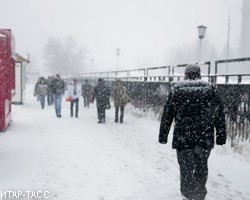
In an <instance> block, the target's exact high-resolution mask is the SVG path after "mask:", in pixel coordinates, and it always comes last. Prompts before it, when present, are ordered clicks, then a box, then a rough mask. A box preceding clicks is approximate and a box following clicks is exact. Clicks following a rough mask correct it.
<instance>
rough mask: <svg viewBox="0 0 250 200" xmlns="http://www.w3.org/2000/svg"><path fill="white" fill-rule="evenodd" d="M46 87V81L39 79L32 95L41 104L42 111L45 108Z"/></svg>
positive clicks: (42, 78)
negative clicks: (34, 95)
mask: <svg viewBox="0 0 250 200" xmlns="http://www.w3.org/2000/svg"><path fill="white" fill-rule="evenodd" d="M47 89H48V85H47V82H46V79H45V78H44V77H40V78H39V81H38V82H37V84H36V86H35V90H34V93H35V94H36V95H37V96H38V100H39V101H40V103H41V108H42V109H44V106H45V98H46V95H47Z"/></svg>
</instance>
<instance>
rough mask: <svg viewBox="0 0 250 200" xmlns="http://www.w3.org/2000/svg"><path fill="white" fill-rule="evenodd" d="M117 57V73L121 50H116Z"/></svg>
mask: <svg viewBox="0 0 250 200" xmlns="http://www.w3.org/2000/svg"><path fill="white" fill-rule="evenodd" d="M116 55H117V65H116V71H118V69H119V55H120V49H119V48H117V49H116Z"/></svg>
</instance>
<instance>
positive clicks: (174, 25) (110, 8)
mask: <svg viewBox="0 0 250 200" xmlns="http://www.w3.org/2000/svg"><path fill="white" fill-rule="evenodd" d="M227 1H228V3H229V4H230V17H231V38H230V45H231V46H232V48H237V46H238V43H239V41H238V40H239V34H240V26H241V22H240V20H241V19H240V17H241V0H227ZM228 14H229V12H228V5H227V3H226V0H0V28H9V29H12V30H13V32H14V35H15V39H16V51H17V52H20V53H21V54H23V55H24V56H26V54H27V53H28V52H29V53H30V55H31V60H32V61H33V64H34V65H35V67H36V68H42V67H43V60H42V51H43V48H44V45H45V43H46V40H47V39H48V38H49V37H59V38H64V37H66V36H68V35H71V36H73V37H74V38H75V40H76V41H77V42H78V43H79V44H80V45H82V46H85V48H86V49H87V50H88V56H87V60H86V63H87V64H88V65H89V66H88V67H90V66H91V58H93V59H94V66H95V68H96V69H101V70H106V69H108V70H115V69H116V52H115V49H116V48H120V49H121V52H120V56H119V68H120V69H131V68H135V67H136V68H141V67H147V66H151V67H152V66H162V65H167V64H168V61H167V53H168V52H169V51H171V48H173V47H175V46H179V45H182V44H186V43H194V42H195V41H197V40H198V33H197V32H198V31H197V26H198V25H201V24H203V25H205V26H207V27H208V29H207V35H206V38H205V39H208V40H209V42H210V43H212V44H213V45H214V46H215V47H216V48H217V49H218V50H221V49H223V48H224V47H225V45H226V38H227V19H228Z"/></svg>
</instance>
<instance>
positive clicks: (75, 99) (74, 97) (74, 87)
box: [68, 78, 82, 118]
mask: <svg viewBox="0 0 250 200" xmlns="http://www.w3.org/2000/svg"><path fill="white" fill-rule="evenodd" d="M81 95H82V90H81V85H80V84H78V80H77V79H75V78H74V79H73V83H72V84H70V85H69V87H68V98H70V99H71V101H70V116H71V117H73V114H74V104H75V117H76V118H78V109H79V98H80V97H81Z"/></svg>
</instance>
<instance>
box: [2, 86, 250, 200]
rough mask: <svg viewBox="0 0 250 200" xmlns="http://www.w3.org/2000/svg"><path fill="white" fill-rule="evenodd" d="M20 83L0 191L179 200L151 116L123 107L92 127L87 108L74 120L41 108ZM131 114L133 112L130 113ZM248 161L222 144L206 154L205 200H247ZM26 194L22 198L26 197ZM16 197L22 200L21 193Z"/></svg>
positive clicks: (170, 159)
mask: <svg viewBox="0 0 250 200" xmlns="http://www.w3.org/2000/svg"><path fill="white" fill-rule="evenodd" d="M32 90H33V86H32V85H28V87H27V91H26V94H27V96H26V102H25V104H24V105H23V106H18V105H16V106H13V122H12V124H11V126H10V127H9V129H8V130H7V131H6V132H5V133H1V134H0V190H2V191H6V190H11V191H24V192H25V191H30V190H35V191H49V196H50V198H49V199H58V200H69V199H73V200H179V199H181V195H180V192H179V169H178V164H177V159H176V152H175V150H172V149H171V135H170V137H169V143H168V144H167V145H162V144H159V143H158V131H159V121H157V120H155V119H151V118H149V117H147V118H142V117H138V116H135V115H131V111H132V110H131V109H132V107H131V106H128V107H127V109H126V112H125V119H124V123H123V124H116V123H114V109H113V108H111V110H108V111H107V123H106V124H97V113H96V107H95V105H93V104H91V106H90V108H84V107H83V105H82V99H81V103H80V112H79V118H78V119H77V118H71V117H70V115H69V103H68V102H66V101H65V100H64V101H63V105H62V110H63V111H62V118H61V119H58V118H56V116H55V112H54V107H53V106H50V107H48V106H47V107H45V109H44V110H41V108H40V104H39V102H37V101H36V99H35V98H34V97H33V96H32ZM133 112H135V111H134V110H133ZM249 169H250V161H249V160H247V159H245V157H243V156H242V155H240V154H238V153H234V152H233V151H232V150H231V149H230V147H229V144H228V145H226V146H224V147H221V146H216V147H215V149H214V150H213V151H212V154H211V156H210V158H209V178H208V183H207V188H208V195H207V200H214V199H218V200H230V199H231V200H247V199H250V190H249V186H250V170H249ZM26 197H27V196H26ZM23 199H24V198H23Z"/></svg>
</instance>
